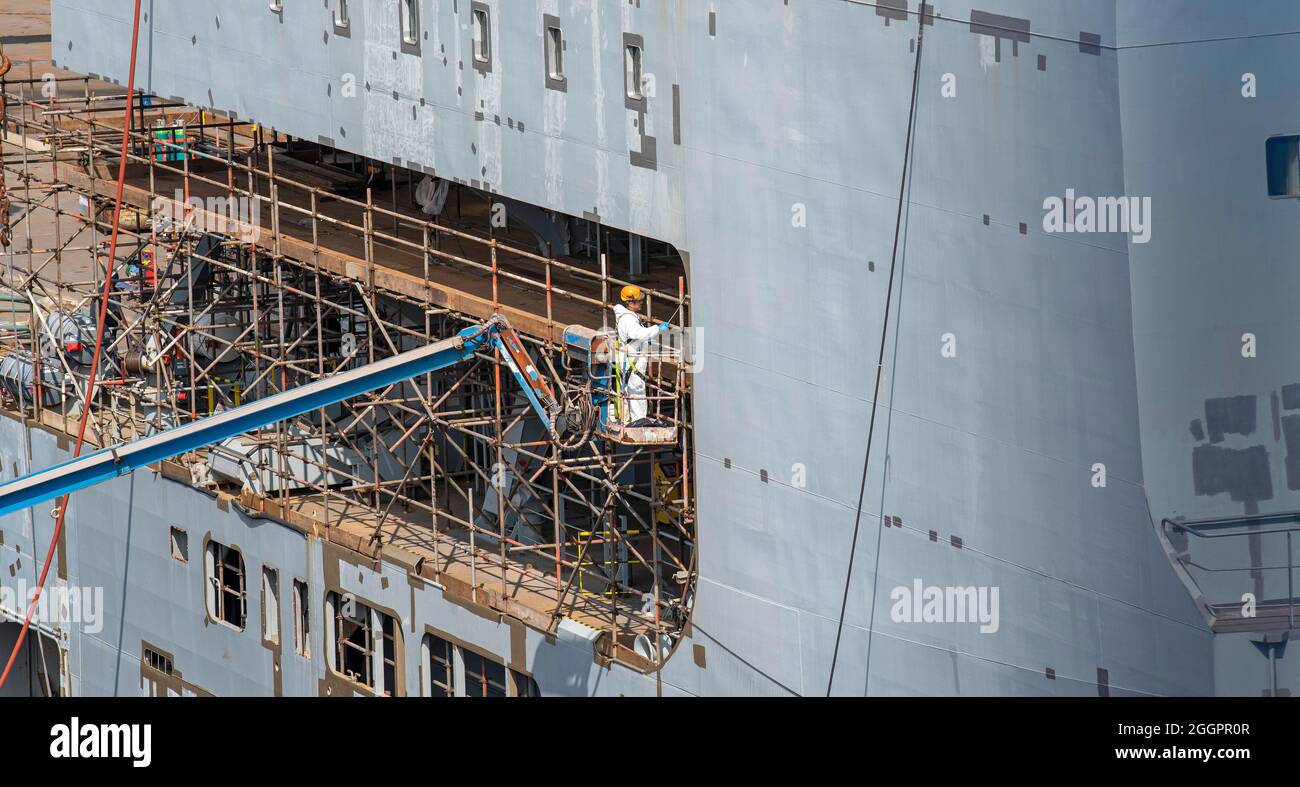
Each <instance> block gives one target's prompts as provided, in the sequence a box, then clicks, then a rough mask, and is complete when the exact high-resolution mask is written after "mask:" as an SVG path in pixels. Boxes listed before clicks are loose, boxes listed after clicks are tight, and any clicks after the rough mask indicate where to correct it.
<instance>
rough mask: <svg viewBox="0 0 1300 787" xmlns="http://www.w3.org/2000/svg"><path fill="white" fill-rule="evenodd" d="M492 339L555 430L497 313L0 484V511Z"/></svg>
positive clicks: (555, 411) (283, 416) (429, 367)
mask: <svg viewBox="0 0 1300 787" xmlns="http://www.w3.org/2000/svg"><path fill="white" fill-rule="evenodd" d="M490 346H491V347H496V348H497V349H498V350H500V351H501V355H502V357H503V358H504V360H505V361H506V365H507V366H508V367H509V368H510V371H511V372H512V373H513V374H514V376H515V379H516V380H517V381H518V382H519V385H520V387H521V388H523V391H524V394H525V395H526V396H527V397H528V401H529V403H530V404H531V405H532V407H533V409H534V410H536V411H537V415H538V417H540V418H541V419H542V422H543V423H544V424H545V425H546V428H547V431H548V432H550V433H551V435H552V436H554V435H555V420H556V418H557V417H558V415H559V413H560V409H561V408H560V405H559V404H558V402H557V401H556V399H555V396H554V395H553V394H552V393H551V389H550V386H549V385H548V384H547V383H546V381H545V380H544V379H543V378H542V377H541V375H539V374H538V373H537V369H536V368H535V367H534V366H533V363H532V359H531V358H530V357H529V355H528V353H527V351H526V350H524V346H523V343H522V342H521V341H520V340H519V336H518V335H517V334H516V333H515V332H514V330H513V329H512V328H511V327H510V324H509V323H508V322H506V319H505V318H504V317H502V316H500V315H497V316H495V317H493V318H492V319H490V320H488V321H487V322H486V323H484V324H483V325H480V326H475V327H470V328H466V329H465V330H463V331H461V332H460V333H458V334H457V335H455V336H453V337H451V338H449V339H443V340H442V341H440V342H436V343H434V344H430V345H427V346H425V347H421V348H420V349H418V350H411V351H410V352H406V353H402V354H400V355H395V356H393V357H392V358H386V359H384V360H381V361H376V362H374V363H372V364H367V365H365V366H362V367H360V368H357V369H351V370H348V371H346V372H340V373H338V374H334V375H331V376H329V377H325V378H322V379H320V380H316V381H314V382H311V383H308V384H307V385H304V386H301V387H299V388H295V389H293V390H290V391H284V392H283V393H278V394H275V395H273V396H268V397H266V398H265V399H258V400H257V401H254V402H252V403H250V404H246V405H243V406H241V407H236V408H234V409H231V410H227V411H225V412H222V413H218V414H216V415H212V416H208V417H207V418H201V419H199V420H197V421H194V422H192V423H189V424H186V425H185V426H180V427H177V428H175V429H169V430H167V431H165V432H160V433H158V434H156V435H151V436H149V437H144V438H141V439H139V440H133V441H131V442H129V443H123V444H122V445H118V446H113V447H111V448H105V449H103V450H100V451H96V452H94V453H91V454H87V455H85V456H82V457H78V458H76V459H73V460H71V461H68V462H64V463H63V464H60V465H56V466H54V467H51V468H49V469H47V470H41V471H38V472H35V473H32V474H30V475H26V476H23V477H22V478H18V479H15V480H13V481H10V482H9V483H7V484H2V485H0V516H3V515H5V514H10V513H13V512H14V511H20V510H22V509H24V508H28V507H30V506H34V505H37V504H39V503H43V502H45V501H47V500H53V499H54V498H56V497H59V496H61V495H66V494H68V493H70V492H75V491H76V490H78V489H82V488H84V487H87V486H91V485H93V484H97V483H100V482H101V481H107V480H108V479H111V478H116V477H118V476H122V475H126V474H127V473H130V472H132V471H134V470H138V469H139V468H141V467H147V466H148V465H151V464H153V463H155V462H160V461H162V460H164V459H170V458H172V457H175V456H179V455H181V454H183V453H186V452H187V451H193V450H195V449H198V448H202V447H204V446H208V445H213V444H214V443H219V442H221V441H222V440H225V439H227V438H230V437H234V436H236V435H240V434H244V433H245V432H250V431H253V430H254V429H260V428H262V427H264V426H267V425H269V424H273V423H276V422H277V421H284V420H287V419H290V418H295V417H297V416H299V415H302V414H303V413H308V412H311V411H312V410H318V409H320V408H322V407H326V406H328V405H331V404H335V403H337V402H341V401H343V400H344V399H349V398H351V397H354V396H358V395H360V394H364V393H368V392H370V391H376V390H379V389H380V388H385V387H387V386H389V385H392V384H394V383H398V382H401V381H403V380H409V379H411V378H412V377H418V376H419V375H421V374H428V373H430V372H436V371H438V370H440V369H445V368H447V367H449V366H453V365H455V364H458V363H461V362H463V361H465V360H468V359H469V358H470V357H472V356H473V355H474V353H476V352H478V351H479V350H484V349H487V348H488V347H490Z"/></svg>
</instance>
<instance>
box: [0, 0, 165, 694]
mask: <svg viewBox="0 0 1300 787" xmlns="http://www.w3.org/2000/svg"><path fill="white" fill-rule="evenodd" d="M139 42H140V0H135V16H134V19H133V20H132V24H131V67H130V72H129V75H128V76H127V82H126V97H127V101H126V111H125V113H124V114H125V118H124V119H123V122H122V150H121V153H120V156H119V161H118V165H117V199H116V201H115V203H114V205H113V234H112V236H111V237H110V239H109V242H108V261H107V263H106V264H105V270H104V297H103V300H101V301H100V304H99V327H98V329H97V331H96V332H95V352H94V355H92V356H91V358H90V379H89V380H88V381H87V383H86V401H85V405H84V406H83V407H82V408H81V423H80V425H79V426H78V427H77V444H76V447H74V448H73V449H72V455H73V457H77V456H80V455H81V448H82V446H83V445H85V441H86V425H87V424H88V423H89V421H90V410H91V394H92V393H93V392H94V390H95V377H96V376H97V374H98V372H99V357H100V353H101V352H102V350H103V346H104V326H105V324H106V323H107V321H108V299H109V295H110V294H111V293H112V291H113V260H114V258H115V257H116V256H117V233H118V228H119V226H120V223H121V219H122V190H123V186H124V185H125V183H126V160H127V147H128V144H129V143H130V139H131V110H132V109H134V104H135V100H134V99H135V60H136V57H135V55H136V48H137V45H138V44H139ZM2 73H3V72H0V74H2ZM70 497H71V494H70V493H69V494H67V495H64V496H63V499H62V500H61V501H59V505H58V512H59V513H58V518H57V520H56V522H55V525H54V533H53V534H52V535H51V536H50V548H49V551H48V552H47V553H46V555H45V565H44V566H43V567H42V568H41V576H40V579H39V580H38V581H37V583H36V591H35V593H33V594H32V602H31V605H30V606H28V607H27V614H26V615H25V616H24V617H23V627H22V629H21V630H20V631H19V632H18V639H17V640H15V641H14V648H13V651H12V652H11V653H10V654H9V662H8V663H7V664H5V668H4V672H3V673H0V688H3V687H4V685H5V681H7V680H8V679H9V672H10V670H12V669H13V666H14V662H15V661H17V660H18V652H19V650H21V649H22V646H23V640H24V639H26V638H27V629H29V628H30V627H31V625H32V614H33V613H34V612H35V611H36V605H37V602H39V601H40V599H41V590H42V589H43V588H44V587H45V579H46V577H47V576H49V573H50V564H51V563H53V562H54V550H55V548H56V547H57V546H58V544H59V536H60V535H61V534H62V533H63V521H64V518H65V517H66V516H67V513H68V500H69V498H70ZM35 537H36V533H35V531H33V532H32V538H33V540H34V539H35ZM33 546H34V545H33Z"/></svg>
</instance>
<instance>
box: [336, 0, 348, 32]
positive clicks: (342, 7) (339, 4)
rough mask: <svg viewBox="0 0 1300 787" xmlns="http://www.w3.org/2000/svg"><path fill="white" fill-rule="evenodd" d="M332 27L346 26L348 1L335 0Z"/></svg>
mask: <svg viewBox="0 0 1300 787" xmlns="http://www.w3.org/2000/svg"><path fill="white" fill-rule="evenodd" d="M334 26H335V27H347V26H348V0H335V7H334Z"/></svg>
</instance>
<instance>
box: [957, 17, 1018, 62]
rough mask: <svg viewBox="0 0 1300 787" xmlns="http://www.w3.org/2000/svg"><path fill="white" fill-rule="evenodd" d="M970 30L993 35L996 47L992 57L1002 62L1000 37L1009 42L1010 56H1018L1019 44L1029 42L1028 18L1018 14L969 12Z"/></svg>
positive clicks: (978, 33)
mask: <svg viewBox="0 0 1300 787" xmlns="http://www.w3.org/2000/svg"><path fill="white" fill-rule="evenodd" d="M970 31H971V32H972V33H975V34H976V35H986V36H993V40H994V41H995V42H996V47H995V49H994V50H993V53H994V54H993V59H994V60H995V61H997V62H999V63H1001V62H1002V39H1004V38H1005V39H1006V40H1008V41H1010V42H1011V56H1012V57H1019V56H1020V45H1021V44H1027V43H1029V20H1028V19H1021V18H1020V17H1018V16H1003V15H1002V14H991V13H989V12H988V11H977V10H974V9H972V10H971V12H970Z"/></svg>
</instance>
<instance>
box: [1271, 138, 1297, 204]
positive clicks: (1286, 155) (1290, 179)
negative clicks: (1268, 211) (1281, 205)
mask: <svg viewBox="0 0 1300 787" xmlns="http://www.w3.org/2000/svg"><path fill="white" fill-rule="evenodd" d="M1265 149H1266V152H1267V156H1268V195H1269V196H1270V197H1300V136H1289V137H1273V138H1272V139H1270V140H1268V142H1267V143H1266V145H1265Z"/></svg>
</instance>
